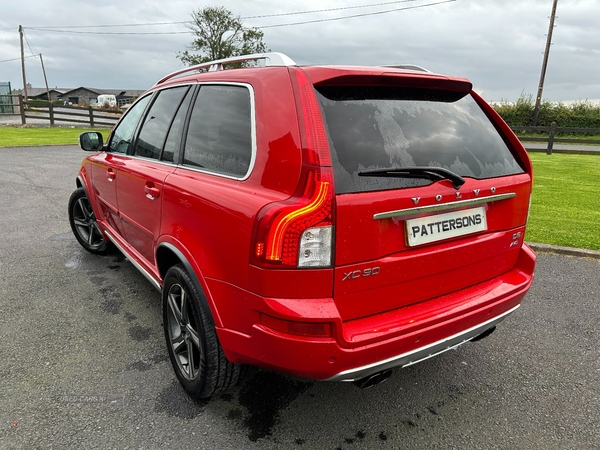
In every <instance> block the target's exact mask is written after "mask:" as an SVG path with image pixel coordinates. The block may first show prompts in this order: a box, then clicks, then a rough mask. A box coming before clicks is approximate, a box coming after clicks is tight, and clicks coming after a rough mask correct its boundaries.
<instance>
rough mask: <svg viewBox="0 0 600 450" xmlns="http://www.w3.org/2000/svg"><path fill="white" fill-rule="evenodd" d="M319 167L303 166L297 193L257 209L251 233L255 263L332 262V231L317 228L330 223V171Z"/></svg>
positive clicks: (322, 264)
mask: <svg viewBox="0 0 600 450" xmlns="http://www.w3.org/2000/svg"><path fill="white" fill-rule="evenodd" d="M322 170H323V169H321V168H306V169H305V170H304V173H303V176H302V177H301V179H302V183H301V188H300V189H299V191H298V195H295V196H293V197H291V198H290V199H288V200H286V201H284V202H276V203H272V204H270V205H267V206H266V207H265V208H263V210H262V211H261V212H260V213H259V215H258V219H257V226H256V230H255V234H254V236H255V238H254V242H255V244H254V260H255V263H258V264H259V265H265V264H266V265H269V266H270V265H273V264H275V265H278V266H280V267H328V266H330V265H331V250H330V249H331V243H332V232H331V231H329V233H327V231H324V232H323V233H321V232H320V230H321V229H322V228H328V227H329V229H331V227H332V225H333V205H332V204H333V186H332V182H331V178H332V177H331V171H330V170H328V169H325V170H323V171H322ZM311 230H313V231H312V232H311ZM301 240H304V242H301ZM327 249H329V251H328V250H327Z"/></svg>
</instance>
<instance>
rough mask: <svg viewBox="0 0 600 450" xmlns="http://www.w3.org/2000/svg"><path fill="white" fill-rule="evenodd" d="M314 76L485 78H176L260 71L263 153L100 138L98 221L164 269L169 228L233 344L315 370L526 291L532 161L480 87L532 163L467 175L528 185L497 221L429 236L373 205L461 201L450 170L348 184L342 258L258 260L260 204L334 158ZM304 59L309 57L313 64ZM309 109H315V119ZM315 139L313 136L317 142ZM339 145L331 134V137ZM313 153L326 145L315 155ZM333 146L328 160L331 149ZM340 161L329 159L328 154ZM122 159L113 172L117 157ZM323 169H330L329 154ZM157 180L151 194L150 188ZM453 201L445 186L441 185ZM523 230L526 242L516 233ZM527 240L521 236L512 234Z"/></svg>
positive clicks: (361, 72) (469, 318)
mask: <svg viewBox="0 0 600 450" xmlns="http://www.w3.org/2000/svg"><path fill="white" fill-rule="evenodd" d="M297 71H301V72H302V71H304V72H305V73H306V74H307V75H308V79H310V80H311V81H312V82H313V83H315V84H317V83H320V84H328V83H329V84H336V83H357V82H360V80H363V82H365V83H367V84H376V83H381V82H382V81H381V80H382V78H381V76H382V75H383V74H384V75H383V76H384V78H383V79H384V81H383V82H385V83H394V84H397V85H405V86H421V87H435V86H438V87H440V86H442V87H443V88H446V89H450V90H458V91H470V89H471V84H470V82H468V80H465V79H462V78H450V77H444V76H439V75H434V74H426V73H424V74H416V73H414V72H406V71H402V70H395V69H390V68H353V67H346V68H327V67H310V68H302V69H298V68H281V67H272V68H248V69H241V70H227V71H222V72H209V73H204V74H197V75H193V76H188V77H184V78H179V79H177V80H174V81H170V82H167V83H165V84H163V85H162V86H156V87H154V88H153V89H158V88H160V87H163V86H166V85H174V84H181V83H196V82H218V81H226V82H238V83H244V84H246V85H251V86H252V89H253V92H254V100H255V112H256V130H255V131H256V142H257V149H258V150H257V153H256V160H255V165H254V168H253V170H252V172H251V174H250V175H249V177H248V178H247V179H246V180H243V181H238V180H233V179H228V178H223V177H219V176H215V175H211V174H206V173H201V172H199V171H194V170H191V169H187V168H184V167H180V166H179V167H178V166H174V165H168V164H160V163H157V162H153V161H150V160H147V159H141V158H135V157H129V156H124V155H113V154H106V153H100V154H98V155H94V156H91V157H89V158H87V159H86V160H84V163H83V166H82V170H81V171H80V177H81V179H82V180H83V183H84V184H85V186H86V188H87V191H88V193H89V194H90V196H91V198H90V200H91V203H92V206H93V208H94V210H95V211H96V214H97V217H98V221H99V224H100V226H101V228H102V229H103V230H104V231H107V232H108V233H110V235H111V236H112V237H113V238H114V239H115V241H116V242H117V243H118V244H119V245H120V246H122V247H123V248H124V249H125V251H126V252H127V254H128V257H129V258H132V259H133V260H134V261H135V262H137V263H138V264H139V265H141V266H142V267H143V268H144V269H145V270H146V271H147V272H148V273H149V274H150V275H151V276H152V277H153V278H154V279H155V280H156V281H157V282H158V283H159V284H162V276H164V272H165V271H164V269H163V270H162V271H161V270H160V269H159V267H160V261H156V249H157V248H158V246H159V245H160V244H162V243H168V244H170V245H173V246H175V247H176V248H177V249H178V250H179V251H180V252H181V253H182V254H183V255H184V257H185V258H186V259H187V261H188V262H189V264H190V266H191V267H192V269H193V271H194V274H195V276H196V278H197V279H198V281H199V283H200V285H201V287H202V289H203V290H204V293H205V295H206V297H207V300H208V302H209V305H210V307H211V310H212V313H213V317H214V321H215V325H216V327H217V333H218V336H219V339H220V342H221V344H222V346H223V349H224V351H225V353H226V355H227V357H228V358H229V359H230V360H231V361H234V362H239V363H251V364H256V365H261V366H265V367H270V368H273V369H277V370H283V371H287V372H290V373H294V374H296V375H300V376H306V377H311V378H315V379H325V378H328V377H331V376H333V375H335V374H337V373H339V372H341V371H344V370H348V369H351V368H354V367H358V366H362V365H365V364H370V363H374V362H376V361H379V360H382V359H386V358H390V357H392V356H394V355H397V354H400V353H403V352H406V351H409V350H412V349H415V348H418V347H421V346H424V345H427V344H428V343H431V342H435V341H437V340H440V339H443V338H445V337H447V336H450V335H453V334H456V333H458V332H460V331H461V330H465V329H467V328H470V327H473V326H475V325H477V324H479V323H481V322H484V321H486V320H489V319H490V318H492V317H495V316H497V315H499V314H502V313H503V312H505V311H508V310H510V309H511V308H513V307H514V306H516V305H518V304H519V303H520V301H521V299H522V297H523V296H524V295H525V293H526V292H527V289H528V288H529V286H530V284H531V281H532V278H533V268H534V265H535V255H534V254H533V252H532V251H531V250H530V249H529V248H528V247H527V246H526V245H525V244H524V243H523V236H524V232H525V222H526V217H527V211H528V202H529V197H530V193H531V186H532V173H531V164H530V162H529V159H528V157H527V154H526V152H525V151H524V149H523V147H522V146H521V145H520V143H519V141H518V140H517V139H516V138H515V137H514V135H513V134H512V132H511V131H510V129H509V128H508V127H507V126H506V124H504V122H502V121H501V119H499V118H498V116H497V115H496V114H495V112H494V111H493V109H491V108H490V107H489V106H488V105H487V104H486V103H485V102H483V100H481V98H480V97H478V96H477V95H476V94H475V93H474V92H472V91H471V95H473V96H474V98H475V99H476V100H477V101H478V102H479V103H480V105H481V106H482V108H483V109H484V111H485V112H486V114H487V115H488V116H489V117H490V118H492V120H493V121H494V122H495V123H496V124H497V128H498V130H499V132H500V133H501V134H502V135H503V137H504V139H505V141H507V143H509V145H510V146H511V148H512V149H513V151H514V152H515V154H517V155H518V158H519V159H520V160H521V161H522V163H523V165H524V167H525V168H526V173H525V174H522V175H516V176H510V177H503V178H497V179H492V180H473V179H467V182H466V184H465V185H464V186H463V187H462V188H461V189H460V194H461V196H462V198H461V200H465V199H471V198H474V197H475V194H474V191H475V190H479V197H485V196H490V195H492V190H491V188H492V187H494V188H496V189H495V192H494V193H495V194H496V195H498V194H503V193H509V192H514V193H515V194H516V197H515V198H513V199H509V200H503V201H500V202H496V203H488V204H486V205H485V208H486V215H487V220H488V231H486V232H481V233H477V234H475V235H470V236H463V237H459V238H455V239H451V240H448V241H444V242H438V243H433V244H427V245H423V246H418V247H415V248H409V247H407V245H406V240H405V233H404V222H403V221H402V220H398V219H384V220H373V215H374V214H376V213H381V212H387V211H392V210H398V209H404V208H411V207H414V203H413V201H412V198H413V197H420V198H421V201H420V203H419V206H427V205H433V204H443V203H449V202H453V201H456V200H457V198H456V190H455V189H454V188H452V186H451V185H450V183H449V182H446V181H439V182H436V183H432V184H431V185H429V186H426V187H420V188H409V189H403V190H394V191H383V192H367V193H361V194H346V195H338V196H336V198H335V199H334V200H333V201H332V205H333V206H332V207H333V212H332V214H331V220H333V225H334V230H335V241H334V249H335V251H334V267H332V268H321V269H283V268H278V267H277V266H276V265H274V266H268V265H267V266H265V265H261V267H259V266H257V265H255V264H252V263H250V262H249V261H251V254H252V251H253V250H254V249H253V246H254V245H255V243H254V238H253V234H254V232H255V230H256V227H257V223H258V222H257V219H258V217H259V212H260V211H261V210H262V209H263V208H265V207H266V206H267V205H272V204H277V203H278V202H285V201H288V200H289V199H290V197H292V196H294V194H295V193H296V195H297V193H298V192H299V190H298V184H299V182H300V180H301V179H302V177H301V173H302V170H303V164H304V165H305V168H304V170H307V169H306V167H315V166H306V164H307V162H311V163H312V164H321V166H323V165H327V163H328V161H327V155H326V154H324V153H323V152H324V151H325V150H323V148H320V149H319V150H318V151H317V153H318V152H320V154H319V155H317V156H314V155H316V154H317V153H314V154H313V156H310V154H311V152H312V150H311V149H310V148H307V147H309V146H310V145H311V144H310V142H312V141H313V140H315V139H319V136H318V135H316V137H315V136H313V135H312V134H310V133H307V126H310V123H309V119H307V118H306V117H305V116H307V114H308V113H310V112H311V110H310V107H309V109H308V110H307V111H308V113H307V111H304V110H302V106H301V105H302V103H303V102H307V101H309V100H310V99H308V100H306V97H304V99H303V97H302V95H301V93H300V91H299V89H300V87H299V83H298V80H300V82H301V83H302V82H303V81H302V80H303V79H302V77H300V78H297V77H296V72H297ZM304 72H303V73H304ZM305 124H308V125H305ZM303 147H304V149H303ZM324 148H325V149H326V147H324ZM307 158H313V159H312V160H310V161H307ZM319 161H321V162H320V163H319ZM324 163H325V164H324ZM109 170H110V171H112V174H111V177H112V178H113V179H112V181H109V180H108V177H109V175H108V171H109ZM320 170H324V172H323V173H327V171H326V170H325V169H323V168H322V167H321V169H320ZM149 194H152V195H149ZM438 194H439V195H442V201H441V202H436V200H435V197H436V195H438ZM515 233H520V237H519V238H518V239H517V241H518V242H517V245H515V244H514V241H515V239H514V238H513V235H514V234H515ZM511 244H512V245H511ZM372 267H379V268H380V270H379V273H378V274H377V276H369V277H361V278H358V279H355V280H346V281H343V278H344V274H345V273H347V272H348V271H357V270H360V271H363V270H364V269H369V268H372ZM261 314H266V315H268V316H270V317H273V318H276V319H282V320H284V321H285V320H291V321H293V320H296V321H298V322H305V323H307V322H308V323H310V322H321V323H327V324H330V326H331V330H332V334H333V336H332V337H331V338H323V337H314V338H308V337H302V336H297V335H292V334H287V333H282V332H280V331H275V330H272V329H269V328H267V327H265V326H264V325H263V324H261V321H260V315H261Z"/></svg>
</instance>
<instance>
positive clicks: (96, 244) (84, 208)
mask: <svg viewBox="0 0 600 450" xmlns="http://www.w3.org/2000/svg"><path fill="white" fill-rule="evenodd" d="M69 223H70V224H71V229H72V230H73V234H74V235H75V237H76V238H77V241H78V242H79V243H80V244H81V246H82V247H83V248H85V249H86V250H87V251H88V252H91V253H96V254H98V255H105V254H106V253H108V252H109V251H110V250H111V248H112V244H111V243H110V242H109V241H107V240H106V239H105V238H104V236H103V235H102V233H101V232H100V228H99V227H98V223H97V222H96V215H95V214H94V210H93V209H92V205H91V204H90V201H89V199H88V198H87V195H86V194H85V190H84V189H83V188H82V187H80V188H79V189H76V190H75V191H74V192H73V193H72V194H71V198H70V199H69Z"/></svg>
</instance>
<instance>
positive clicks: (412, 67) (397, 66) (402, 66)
mask: <svg viewBox="0 0 600 450" xmlns="http://www.w3.org/2000/svg"><path fill="white" fill-rule="evenodd" d="M381 67H392V68H394V69H407V70H418V71H419V72H429V73H432V72H431V71H430V70H427V69H425V68H424V67H421V66H417V65H415V64H392V65H384V66H381Z"/></svg>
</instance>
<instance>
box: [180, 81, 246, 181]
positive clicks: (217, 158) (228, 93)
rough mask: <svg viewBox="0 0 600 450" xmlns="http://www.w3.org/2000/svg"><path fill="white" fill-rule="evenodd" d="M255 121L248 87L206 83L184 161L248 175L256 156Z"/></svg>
mask: <svg viewBox="0 0 600 450" xmlns="http://www.w3.org/2000/svg"><path fill="white" fill-rule="evenodd" d="M251 123H252V122H251V107H250V91H249V90H248V88H245V87H243V86H225V85H223V86H217V85H205V86H202V87H201V88H200V92H199V94H198V97H197V99H196V103H195V104H194V109H193V110H192V115H191V118H190V125H189V128H188V134H187V139H186V143H185V151H184V159H183V164H184V165H188V166H192V167H200V168H202V169H203V170H207V171H209V172H215V173H218V174H222V175H228V176H233V177H243V176H245V175H246V174H247V173H248V169H249V168H250V162H251V159H252V129H251V128H252V125H251Z"/></svg>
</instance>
